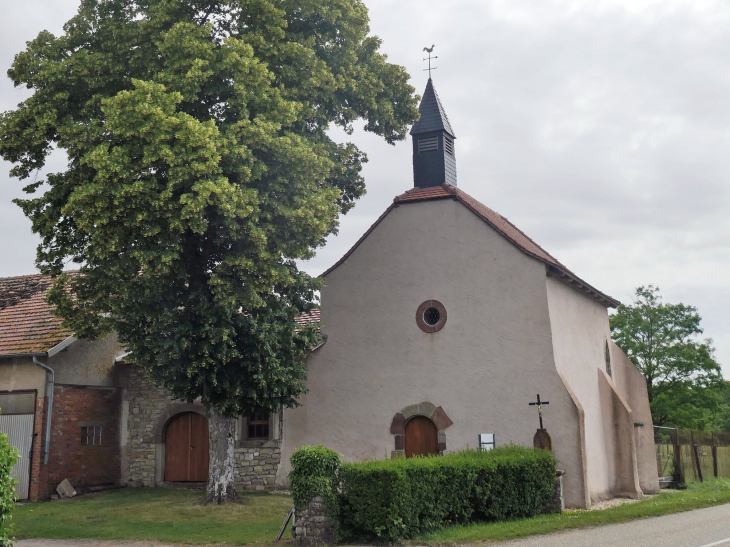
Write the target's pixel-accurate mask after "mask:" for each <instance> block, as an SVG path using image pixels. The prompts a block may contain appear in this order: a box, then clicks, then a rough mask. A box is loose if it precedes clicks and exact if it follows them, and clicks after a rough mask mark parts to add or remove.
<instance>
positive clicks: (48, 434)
mask: <svg viewBox="0 0 730 547" xmlns="http://www.w3.org/2000/svg"><path fill="white" fill-rule="evenodd" d="M33 362H34V363H35V364H36V365H38V366H39V367H41V368H42V369H44V370H45V371H46V372H47V373H48V387H47V388H46V392H47V393H48V418H47V419H46V442H45V448H44V450H43V465H48V448H49V445H50V443H51V414H52V413H53V383H54V378H55V374H54V372H53V369H52V368H51V367H49V366H48V365H44V364H43V363H41V362H40V361H39V360H38V359H37V358H36V356H35V355H34V356H33Z"/></svg>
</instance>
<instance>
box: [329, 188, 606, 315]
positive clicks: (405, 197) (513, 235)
mask: <svg viewBox="0 0 730 547" xmlns="http://www.w3.org/2000/svg"><path fill="white" fill-rule="evenodd" d="M439 199H453V200H456V201H459V202H461V203H462V204H464V205H465V206H466V207H467V208H469V209H470V210H471V211H472V212H473V213H474V214H476V215H477V216H478V217H479V218H481V219H482V220H483V221H484V222H486V223H487V224H488V225H489V226H491V227H492V228H494V230H496V231H497V232H499V233H500V234H501V235H502V236H503V237H504V238H505V239H507V240H508V241H509V242H510V243H512V244H513V245H514V246H515V247H517V248H518V249H519V250H520V251H522V252H523V253H525V254H527V255H529V256H531V257H533V258H536V259H537V260H539V261H541V262H543V263H544V264H545V265H546V266H547V272H548V275H555V276H556V277H559V278H561V279H562V280H564V281H566V282H567V283H569V284H571V286H573V287H574V288H575V289H577V290H580V291H583V292H584V293H586V294H588V295H589V296H591V297H592V298H595V299H596V300H598V301H599V302H601V303H602V304H603V305H605V306H608V307H611V308H615V307H617V306H618V305H619V304H620V302H619V301H618V300H616V299H615V298H612V297H611V296H609V295H607V294H605V293H602V292H601V291H599V290H598V289H596V288H595V287H593V286H591V285H589V284H588V283H586V282H585V281H583V280H582V279H580V278H579V277H578V276H577V275H575V274H574V273H573V272H571V271H570V270H569V269H568V268H566V267H565V266H564V265H563V264H561V263H560V261H558V259H557V258H555V257H554V256H552V255H551V254H550V253H548V252H547V251H546V250H545V249H543V248H542V247H540V246H539V245H538V244H537V243H535V242H534V241H533V240H532V239H530V238H529V237H528V236H527V235H526V234H525V233H524V232H523V231H522V230H520V229H519V228H517V226H515V225H514V224H512V223H511V222H510V221H509V220H507V219H506V218H505V217H503V216H502V215H500V214H499V213H497V212H496V211H493V210H492V209H490V208H489V207H487V206H486V205H484V204H483V203H481V202H479V201H477V200H476V199H474V198H473V197H471V196H470V195H469V194H467V193H466V192H464V191H463V190H459V189H458V188H454V187H453V186H451V185H450V184H443V185H441V186H434V187H431V188H412V189H411V190H408V191H407V192H405V193H403V194H401V195H399V196H396V197H395V199H393V204H392V205H391V206H390V207H388V209H386V210H385V212H384V213H383V214H382V215H380V217H379V218H378V220H376V221H375V223H374V224H373V225H372V226H371V227H370V228H369V229H368V231H367V232H365V233H364V234H363V236H362V237H361V238H360V239H359V240H358V241H357V242H356V243H355V245H353V247H352V248H351V249H350V250H349V251H347V253H346V254H345V256H343V257H342V258H341V259H340V260H338V261H337V262H336V263H335V264H333V265H332V266H331V267H330V268H329V269H328V270H327V271H325V272H324V273H323V274H322V276H323V277H324V276H326V275H328V274H329V273H330V272H332V271H333V270H334V269H335V268H337V267H338V266H339V265H340V264H342V263H343V262H344V261H345V260H346V259H347V257H348V256H350V255H351V254H352V253H353V251H354V250H355V249H356V248H357V247H358V246H359V245H360V243H362V242H363V241H364V240H365V238H366V237H367V236H368V235H370V232H372V231H373V230H374V229H375V227H376V226H377V225H378V224H380V222H381V221H382V220H383V219H384V218H385V216H386V215H387V214H388V213H389V212H390V211H391V210H393V209H394V208H395V207H398V206H399V205H401V204H406V203H415V202H419V201H433V200H439Z"/></svg>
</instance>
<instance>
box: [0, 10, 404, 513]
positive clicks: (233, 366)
mask: <svg viewBox="0 0 730 547" xmlns="http://www.w3.org/2000/svg"><path fill="white" fill-rule="evenodd" d="M368 32H369V29H368V15H367V10H366V8H365V6H364V5H363V4H362V3H361V2H360V1H359V0H327V1H324V0H296V1H295V0H82V2H81V6H80V8H79V11H78V14H77V15H76V16H75V17H74V18H73V19H71V20H70V21H68V23H66V25H65V27H64V34H63V35H62V36H58V37H56V36H53V35H52V34H51V33H49V32H41V33H40V34H39V35H38V37H37V38H36V39H35V40H33V41H31V42H28V45H27V49H26V50H25V51H23V52H21V53H19V54H18V55H16V57H15V61H14V63H13V65H12V68H11V69H10V70H9V71H8V74H9V76H10V78H11V79H12V80H13V82H14V84H15V85H16V86H21V85H24V86H27V87H28V88H30V89H32V90H33V95H32V96H31V97H30V98H29V99H28V100H26V101H24V102H22V103H21V104H20V105H19V106H18V108H17V109H16V110H13V111H9V112H5V113H4V114H2V117H1V118H0V155H1V156H2V157H3V158H4V159H6V160H8V161H10V162H13V163H14V167H13V168H12V171H11V174H12V175H13V176H16V177H19V178H20V179H27V178H28V177H31V176H32V175H33V174H34V173H36V172H37V170H38V169H40V168H41V167H42V166H43V165H44V161H45V159H46V157H47V156H48V154H49V152H51V150H52V149H54V148H60V149H63V150H65V152H66V153H67V154H68V167H67V169H66V170H65V171H63V172H59V173H53V174H49V175H48V176H47V178H46V179H45V180H39V181H35V182H33V183H31V184H29V185H28V186H27V187H26V188H25V191H26V192H28V193H29V194H32V196H31V197H30V198H29V199H26V200H18V204H19V205H20V206H21V207H22V208H23V211H24V212H25V214H26V215H27V216H28V217H29V218H30V219H31V220H32V223H33V230H34V231H35V232H36V233H38V234H40V236H41V238H42V243H41V244H40V246H39V248H38V258H37V264H38V266H39V268H40V269H41V271H42V272H44V273H47V274H50V275H52V276H53V277H54V278H55V282H54V286H53V289H52V291H51V293H50V296H49V299H50V301H51V302H52V303H53V304H55V305H56V306H57V310H58V313H59V314H60V315H61V317H63V319H64V321H65V324H66V325H67V326H69V327H70V328H72V329H73V330H74V331H75V332H76V333H77V335H78V336H81V337H85V338H88V339H94V338H97V337H99V336H103V335H105V334H107V333H109V332H111V331H116V332H117V333H118V334H119V336H120V340H121V341H122V343H123V344H125V345H126V347H127V348H128V350H130V351H131V352H132V356H133V358H134V361H135V362H136V363H137V364H138V365H140V366H141V367H143V368H144V369H145V370H146V371H147V373H148V374H149V376H150V377H151V379H152V380H153V381H156V382H158V383H159V384H161V385H162V386H164V387H165V388H167V389H168V390H169V392H170V393H171V394H172V395H173V396H174V397H176V398H179V399H184V400H188V401H191V400H195V399H197V398H201V399H202V401H203V402H204V404H205V405H206V407H207V409H208V414H209V424H210V431H211V443H210V472H209V481H208V492H207V500H208V501H216V502H221V501H225V500H229V499H236V498H237V495H236V492H235V488H234V487H233V446H234V444H233V443H234V427H235V417H236V416H238V415H241V414H245V413H248V412H254V411H257V412H267V411H275V410H277V409H279V408H281V407H287V406H292V405H295V404H296V401H297V397H298V396H299V395H300V394H301V393H302V391H303V389H304V386H303V383H302V382H303V380H304V378H305V368H304V365H303V359H304V357H305V356H306V354H307V352H308V350H309V348H311V347H312V345H313V344H315V343H316V341H317V333H316V329H315V328H313V327H307V328H297V327H296V323H295V321H294V319H295V317H297V316H299V315H300V314H302V313H303V312H307V311H308V310H311V308H312V307H313V305H314V303H315V291H316V290H317V289H318V288H319V287H320V283H321V280H319V279H313V278H311V277H310V276H308V275H306V274H305V273H304V272H301V271H299V270H298V268H297V266H296V264H295V260H296V259H306V258H310V257H312V256H313V255H314V252H315V249H316V248H317V247H319V246H321V245H323V244H324V241H325V237H326V236H327V235H328V234H331V233H333V232H336V230H337V225H338V217H339V215H340V214H344V213H346V212H347V211H348V210H349V209H350V208H351V207H352V206H353V204H354V201H355V200H356V199H357V198H359V197H360V196H361V195H362V194H363V193H364V191H365V189H364V183H363V179H362V177H361V176H360V170H361V167H362V163H363V162H364V161H366V157H365V155H364V154H363V153H362V152H361V151H359V150H358V149H357V148H356V147H355V146H354V145H353V144H349V143H348V144H337V143H335V142H334V141H333V140H332V139H330V138H329V136H328V134H327V129H328V128H329V127H330V126H331V124H336V125H339V126H341V127H343V128H345V130H347V131H348V132H351V131H352V124H353V122H354V121H356V120H358V119H364V120H365V129H366V130H368V131H371V132H373V133H375V134H377V135H380V136H382V137H383V138H384V139H385V140H386V141H387V142H388V143H394V142H395V141H397V140H401V139H403V138H405V135H406V129H407V125H409V124H411V123H413V122H414V120H415V119H416V118H417V116H418V112H417V110H416V101H417V97H416V96H415V95H414V89H413V88H412V87H411V86H410V85H409V84H408V83H407V80H408V74H407V73H406V72H405V69H404V68H403V67H400V66H397V65H393V64H390V63H388V62H387V61H386V56H385V55H383V54H381V53H379V47H380V40H379V39H378V38H377V37H373V36H368ZM43 184H45V185H46V186H43ZM41 192H42V193H41ZM68 262H73V263H76V264H78V265H79V270H80V271H79V273H78V274H75V275H69V274H67V273H63V271H64V267H65V266H66V264H67V263H68Z"/></svg>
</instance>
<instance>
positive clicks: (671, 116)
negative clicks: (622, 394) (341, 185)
mask: <svg viewBox="0 0 730 547" xmlns="http://www.w3.org/2000/svg"><path fill="white" fill-rule="evenodd" d="M366 4H367V5H368V7H369V9H370V18H371V29H372V32H373V33H374V34H376V35H378V36H380V37H381V38H382V39H383V41H384V43H383V51H384V52H386V53H387V54H388V55H389V57H390V60H391V61H392V62H395V63H398V64H402V65H404V66H406V68H407V69H408V72H409V73H410V74H411V76H412V80H411V83H412V84H413V85H414V86H415V87H416V89H417V92H418V93H419V94H420V93H422V92H423V89H424V87H425V84H426V78H427V76H426V74H425V73H424V72H423V71H422V70H423V68H425V63H424V62H423V61H422V59H423V56H422V51H421V50H422V48H423V47H424V46H430V45H431V44H436V49H435V51H434V54H435V55H438V57H439V58H438V60H437V62H436V63H435V65H436V66H437V67H438V69H437V70H436V71H434V73H433V79H434V83H435V86H436V89H437V91H438V93H439V96H440V97H441V101H442V103H443V104H444V106H445V108H446V112H447V114H448V116H449V119H450V121H451V125H452V127H453V128H454V131H455V132H456V137H457V140H456V157H457V167H458V181H459V182H458V184H459V188H461V189H463V190H465V191H466V192H467V193H469V194H471V195H472V196H474V197H476V198H477V199H479V200H480V201H482V202H484V203H485V204H486V205H488V206H489V207H491V208H492V209H495V210H497V211H498V212H500V213H501V214H503V215H504V216H506V217H508V218H509V219H510V220H511V221H512V222H514V223H515V224H516V225H517V226H518V227H520V228H521V229H522V230H524V231H525V232H527V234H528V235H530V236H531V237H532V238H533V239H535V240H536V241H537V242H538V243H539V244H540V245H542V246H543V247H544V248H545V249H547V250H548V251H549V252H550V253H551V254H553V255H554V256H556V257H557V258H558V259H559V260H560V261H561V262H563V263H564V264H565V265H566V266H568V267H569V268H570V269H571V270H573V271H574V272H576V273H577V274H578V275H579V276H581V277H582V278H583V279H585V280H586V281H588V282H589V283H591V284H593V285H594V286H596V287H598V288H599V289H601V290H602V291H604V292H606V293H608V294H610V295H612V296H614V297H616V298H618V299H619V300H621V301H624V302H630V300H631V295H632V293H633V291H634V289H635V288H636V287H637V286H638V285H642V284H649V283H653V284H655V285H658V286H659V287H660V288H661V290H662V294H663V295H664V299H665V301H667V302H678V301H682V302H684V303H686V304H692V305H695V306H697V307H698V308H699V311H700V313H701V315H702V317H703V318H704V322H703V323H704V326H705V334H706V335H707V336H710V337H712V338H713V339H714V343H715V346H716V348H717V357H718V359H719V361H720V362H721V364H723V365H724V371H725V376H726V377H728V378H730V153H728V151H729V150H730V4H728V3H726V2H722V1H713V0H706V1H704V0H684V1H673V0H657V1H653V0H625V1H624V0H605V1H601V0H586V1H581V0H576V1H567V0H566V1H560V0H534V1H529V0H508V1H502V0H493V1H488V0H473V1H467V0H449V1H448V2H444V1H443V0H442V1H438V2H437V1H433V0H397V1H395V0H369V1H366ZM77 5H78V1H75V0H25V1H23V2H10V1H9V0H3V19H2V22H0V25H1V27H0V28H2V31H1V32H0V67H2V71H4V70H5V69H6V68H7V67H9V66H10V63H11V62H12V58H13V55H14V54H15V53H16V52H18V51H20V50H21V49H23V47H24V44H25V41H27V40H30V39H32V38H34V37H35V36H36V35H37V34H38V32H39V31H41V30H44V29H47V30H50V31H51V32H54V33H60V32H61V27H62V25H63V23H64V22H65V21H66V20H68V19H69V18H70V17H71V16H72V15H73V14H74V13H75V11H76V8H77ZM26 93H27V91H25V90H16V89H14V88H13V87H12V84H11V83H10V81H9V80H8V79H0V110H2V111H4V110H8V109H10V108H13V107H14V106H15V105H16V104H17V103H18V102H19V101H20V100H22V99H23V98H24V97H25V96H26ZM359 126H360V127H361V126H362V124H359ZM333 135H334V136H335V138H338V139H342V140H344V139H345V138H347V136H346V135H344V134H341V133H337V132H333ZM350 140H352V141H354V142H355V143H356V144H357V145H358V146H359V147H360V148H361V149H362V150H364V151H365V152H367V154H368V156H369V158H370V162H369V163H368V164H367V165H366V167H365V169H364V175H365V179H366V183H367V190H368V193H367V195H366V196H365V197H364V198H362V199H361V200H360V202H359V203H358V205H357V206H356V207H355V208H354V209H353V210H352V211H351V212H350V213H349V214H348V215H347V216H346V217H344V218H343V219H342V224H341V229H340V234H339V235H338V236H337V237H331V238H330V239H329V242H328V244H327V246H326V247H325V248H324V249H322V250H320V252H319V254H318V256H317V258H315V259H314V260H312V261H310V262H309V263H308V264H305V268H306V269H307V270H308V271H309V272H310V273H312V274H314V275H317V274H319V273H321V272H322V271H323V270H324V269H326V268H327V267H328V266H330V265H331V264H332V263H334V262H336V261H337V260H338V259H339V258H340V257H341V256H342V255H343V254H344V253H345V252H346V251H347V249H349V247H350V246H351V245H352V244H353V243H354V242H355V241H356V240H357V238H359V237H360V235H361V234H362V233H363V232H364V231H365V230H366V229H367V228H368V227H369V226H370V225H371V224H372V223H373V221H374V220H375V219H376V218H377V217H378V215H379V214H380V213H381V212H382V211H383V210H384V209H385V208H386V207H387V206H388V204H389V203H390V202H391V200H392V198H393V197H394V196H395V195H396V194H399V193H401V192H403V191H404V190H407V189H408V188H410V187H411V186H412V185H413V182H412V170H411V145H410V143H409V142H406V143H401V144H398V145H396V146H389V145H387V144H385V143H384V142H383V141H382V140H380V139H378V138H377V137H374V136H372V135H370V134H365V133H364V132H363V131H361V130H358V131H356V132H355V134H354V135H353V136H352V137H350ZM62 162H63V158H62V157H56V158H54V159H53V161H52V162H51V165H49V168H50V169H53V168H54V164H55V168H57V169H61V168H62V167H63V163H62ZM9 167H10V166H9V165H8V164H7V163H1V162H0V257H2V258H1V259H0V276H10V275H22V274H27V273H33V272H34V271H35V268H34V256H35V246H36V244H37V238H36V237H35V236H34V235H33V234H32V233H31V231H30V223H29V221H28V220H26V219H25V217H24V216H23V215H22V213H21V212H20V210H19V209H18V208H17V207H16V206H15V205H13V204H12V203H11V202H10V200H11V199H12V198H14V197H18V196H20V195H21V192H20V188H21V186H22V185H23V184H22V183H21V182H19V181H17V180H15V179H9V177H8V175H7V173H8V170H9Z"/></svg>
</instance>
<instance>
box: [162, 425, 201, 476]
mask: <svg viewBox="0 0 730 547" xmlns="http://www.w3.org/2000/svg"><path fill="white" fill-rule="evenodd" d="M165 480H166V481H174V482H206V481H207V480H208V420H206V419H205V416H201V415H200V414H196V413H195V412H185V413H183V414H178V415H177V416H174V417H173V418H172V419H171V420H170V423H168V425H167V434H166V435H165Z"/></svg>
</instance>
